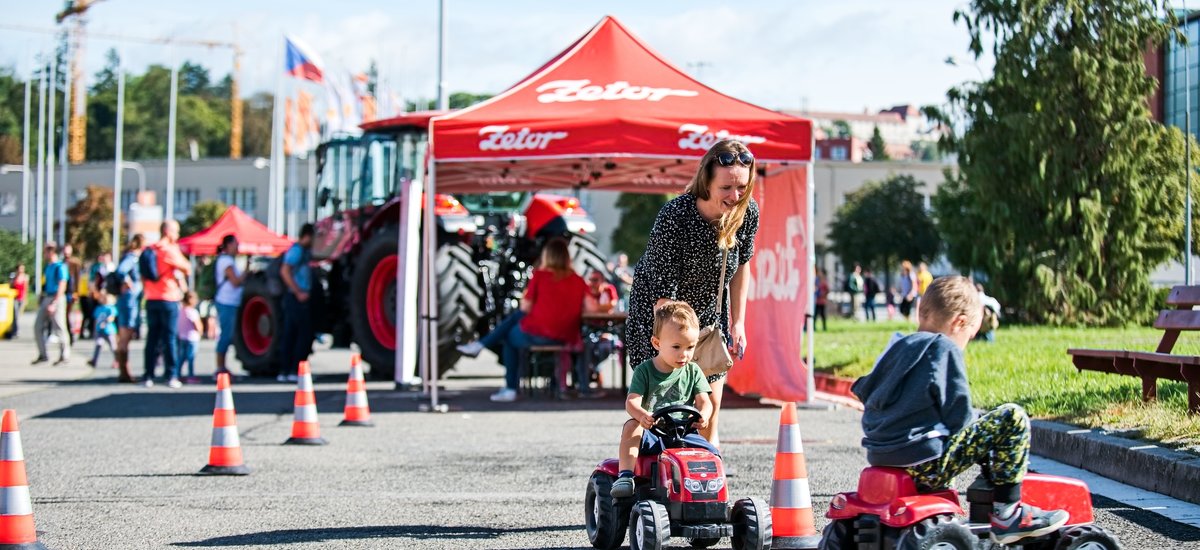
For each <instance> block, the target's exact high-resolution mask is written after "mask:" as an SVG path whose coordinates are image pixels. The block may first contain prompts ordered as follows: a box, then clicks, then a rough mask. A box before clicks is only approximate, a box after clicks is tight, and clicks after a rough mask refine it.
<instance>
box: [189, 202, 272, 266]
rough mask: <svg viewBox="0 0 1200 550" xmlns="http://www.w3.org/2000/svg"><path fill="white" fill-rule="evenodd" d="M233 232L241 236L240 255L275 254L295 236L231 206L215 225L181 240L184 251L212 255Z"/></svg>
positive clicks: (197, 254) (239, 242)
mask: <svg viewBox="0 0 1200 550" xmlns="http://www.w3.org/2000/svg"><path fill="white" fill-rule="evenodd" d="M229 234H233V235H237V238H238V251H239V253H240V254H247V255H253V256H275V255H278V254H282V253H283V252H285V251H286V250H287V249H288V247H290V246H292V240H291V239H289V238H287V237H284V236H282V235H278V234H276V233H274V232H272V231H271V230H270V229H267V226H265V225H263V224H261V223H258V220H256V219H254V218H251V217H250V215H249V214H246V213H245V212H243V211H242V209H241V208H238V207H236V206H230V207H229V208H228V209H227V210H225V213H224V214H221V217H220V218H218V219H217V221H216V222H213V224H212V225H211V226H209V227H207V228H205V229H204V230H203V231H200V232H198V233H194V234H192V235H188V236H187V237H184V238H182V239H179V249H180V250H182V251H183V253H184V254H189V255H196V256H212V255H215V254H216V253H217V248H219V247H220V246H221V239H224V238H225V235H229Z"/></svg>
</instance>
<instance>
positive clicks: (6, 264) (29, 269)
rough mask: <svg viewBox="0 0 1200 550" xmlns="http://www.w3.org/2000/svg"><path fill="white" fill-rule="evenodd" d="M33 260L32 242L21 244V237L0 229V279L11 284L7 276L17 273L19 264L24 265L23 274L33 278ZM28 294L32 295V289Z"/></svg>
mask: <svg viewBox="0 0 1200 550" xmlns="http://www.w3.org/2000/svg"><path fill="white" fill-rule="evenodd" d="M34 259H35V258H34V250H33V242H32V241H30V242H27V243H22V242H21V235H19V234H17V233H14V232H12V231H6V230H2V229H0V278H3V279H4V280H6V281H9V282H10V283H11V282H12V278H11V277H9V275H10V274H12V273H16V272H17V265H19V264H25V272H26V273H29V274H30V277H33V267H34ZM29 292H31V293H32V292H33V289H32V288H30V289H29ZM33 301H35V302H36V301H37V300H36V299H34V300H33Z"/></svg>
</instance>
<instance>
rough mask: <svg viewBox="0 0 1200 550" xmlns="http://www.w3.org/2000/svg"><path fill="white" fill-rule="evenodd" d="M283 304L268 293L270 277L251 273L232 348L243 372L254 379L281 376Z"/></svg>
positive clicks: (235, 328) (238, 314)
mask: <svg viewBox="0 0 1200 550" xmlns="http://www.w3.org/2000/svg"><path fill="white" fill-rule="evenodd" d="M282 311H283V304H282V303H281V302H280V299H279V298H278V297H275V296H271V293H270V292H268V290H267V275H266V273H263V272H261V271H255V272H252V273H250V275H249V276H248V277H247V278H246V282H245V283H244V284H243V285H242V303H241V304H240V305H238V312H237V319H236V321H235V325H234V330H233V347H234V353H235V354H236V355H237V358H238V361H240V362H241V363H242V368H243V369H245V370H246V372H248V373H250V374H251V375H252V376H274V375H276V374H278V373H279V342H278V340H279V336H280V334H282V331H283V325H282V324H281V322H280V314H281V313H282Z"/></svg>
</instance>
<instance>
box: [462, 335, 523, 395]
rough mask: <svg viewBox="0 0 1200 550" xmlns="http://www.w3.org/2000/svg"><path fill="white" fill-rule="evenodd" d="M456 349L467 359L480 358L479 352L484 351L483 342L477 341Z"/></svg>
mask: <svg viewBox="0 0 1200 550" xmlns="http://www.w3.org/2000/svg"><path fill="white" fill-rule="evenodd" d="M454 349H456V350H458V352H459V353H461V354H463V355H466V356H467V357H479V352H481V351H483V342H480V341H479V340H475V341H473V342H467V343H465V344H459V345H457V346H454ZM493 397H495V396H493ZM493 401H495V399H493ZM510 401H511V399H510Z"/></svg>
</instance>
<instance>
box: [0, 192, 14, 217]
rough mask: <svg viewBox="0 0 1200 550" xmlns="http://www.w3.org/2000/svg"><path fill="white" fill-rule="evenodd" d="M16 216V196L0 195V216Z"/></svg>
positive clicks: (10, 194) (12, 194) (11, 194)
mask: <svg viewBox="0 0 1200 550" xmlns="http://www.w3.org/2000/svg"><path fill="white" fill-rule="evenodd" d="M15 215H17V194H16V193H0V216H5V217H7V216H15Z"/></svg>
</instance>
